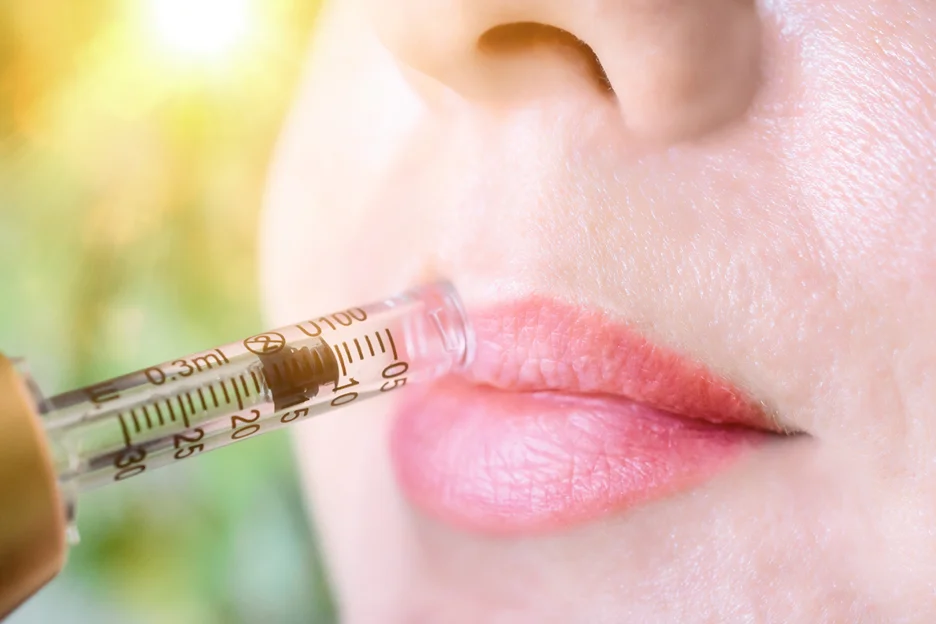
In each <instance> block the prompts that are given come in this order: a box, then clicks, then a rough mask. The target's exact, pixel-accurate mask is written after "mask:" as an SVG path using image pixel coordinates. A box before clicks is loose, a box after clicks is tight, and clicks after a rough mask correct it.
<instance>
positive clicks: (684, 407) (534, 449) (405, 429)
mask: <svg viewBox="0 0 936 624" xmlns="http://www.w3.org/2000/svg"><path fill="white" fill-rule="evenodd" d="M472 321H473V323H474V326H475V331H476V333H477V355H476V358H475V363H474V364H473V366H472V368H471V371H470V373H469V375H467V376H466V377H465V378H449V379H446V380H443V381H441V382H439V383H437V384H434V385H432V386H429V387H428V388H423V389H420V390H416V391H414V392H412V393H408V394H405V395H404V398H403V405H402V406H401V409H400V412H399V414H398V416H397V418H396V420H395V423H394V427H393V432H392V441H391V446H392V448H391V454H392V458H393V463H394V468H395V471H396V475H397V479H398V481H399V483H400V486H401V488H402V489H403V491H404V493H405V494H406V496H407V498H408V499H409V500H410V501H411V502H412V503H413V504H415V505H416V506H417V507H419V508H420V509H422V510H423V511H424V512H425V513H428V514H430V515H432V516H434V517H436V518H439V519H441V520H443V521H446V522H448V523H450V524H453V525H456V526H458V527H461V528H464V529H469V530H476V531H484V532H493V533H507V534H514V533H520V534H529V533H536V532H541V531H548V530H553V529H560V528H564V527H567V526H569V525H572V524H576V523H579V522H584V521H587V520H590V519H594V518H596V517H599V516H602V515H605V514H607V513H614V512H620V511H623V510H626V509H628V508H631V507H633V506H636V505H640V504H643V503H647V502H649V501H652V500H654V499H658V498H660V497H663V496H666V495H668V494H672V493H675V492H678V491H681V490H684V489H687V488H691V487H693V486H697V485H699V484H701V483H703V482H704V481H706V480H707V479H709V478H711V477H713V476H714V475H716V474H717V473H718V472H720V471H721V470H723V469H725V468H727V467H728V466H729V465H730V464H731V463H732V460H734V459H737V458H738V457H739V456H740V455H742V454H743V453H744V452H745V451H746V450H749V449H751V448H753V447H755V446H757V445H759V444H760V443H762V442H764V441H766V440H767V439H769V435H768V432H771V431H773V432H776V431H777V428H776V426H775V425H774V424H773V423H772V421H771V420H770V419H769V418H768V417H767V416H766V415H765V414H764V412H763V411H762V410H761V409H759V408H758V406H757V405H756V404H755V403H754V402H752V401H750V400H749V399H747V398H746V397H745V396H744V395H743V394H742V393H741V392H740V391H738V390H737V389H735V388H733V387H732V386H730V385H729V384H727V383H726V382H725V381H723V380H721V379H719V378H717V377H715V376H714V375H712V374H711V373H710V372H708V371H707V370H705V369H704V368H703V367H701V366H700V365H698V364H694V363H692V362H688V361H686V360H685V359H683V358H681V357H680V356H678V355H676V354H675V353H673V352H672V351H668V350H666V349H663V348H660V347H657V346H655V345H653V344H651V343H649V342H647V340H646V339H644V338H642V337H641V336H640V335H639V334H637V333H636V332H634V331H633V330H632V329H630V328H628V327H626V326H622V325H619V324H615V323H613V322H611V321H610V320H609V319H608V318H607V317H605V316H604V315H603V314H601V313H596V312H589V311H583V310H579V309H577V308H573V307H569V306H566V305H563V304H559V303H555V302H552V301H549V300H543V299H537V300H525V301H521V302H516V303H511V304H508V305H504V306H501V307H498V308H496V309H492V310H488V311H485V312H482V313H480V314H474V315H472Z"/></svg>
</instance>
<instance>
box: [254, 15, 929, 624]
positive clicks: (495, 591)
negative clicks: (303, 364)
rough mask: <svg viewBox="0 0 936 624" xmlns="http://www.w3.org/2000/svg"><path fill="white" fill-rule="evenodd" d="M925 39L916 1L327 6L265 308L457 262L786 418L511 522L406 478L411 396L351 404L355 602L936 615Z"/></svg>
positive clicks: (286, 156) (284, 178) (285, 169)
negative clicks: (599, 321)
mask: <svg viewBox="0 0 936 624" xmlns="http://www.w3.org/2000/svg"><path fill="white" fill-rule="evenodd" d="M934 46H936V5H933V4H932V3H930V2H925V1H924V0H908V1H906V2H900V3H897V2H890V3H883V2H867V1H866V0H843V1H841V2H834V3H831V2H815V1H813V0H762V1H761V2H759V3H756V4H755V3H751V2H748V1H746V0H693V1H690V0H613V1H612V0H588V1H585V2H569V1H567V0H510V1H504V0H395V1H392V2H391V1H390V0H335V1H333V2H327V3H326V4H325V6H324V9H323V14H322V16H321V18H320V21H319V27H318V31H317V32H316V33H315V35H314V37H313V45H312V49H311V55H310V60H309V66H308V71H307V73H306V74H305V76H304V79H303V81H302V84H301V85H300V88H299V92H298V93H297V98H296V102H295V105H294V108H293V112H292V115H291V117H290V119H289V121H288V122H287V124H286V127H285V129H284V132H283V135H282V140H281V143H280V146H279V150H278V153H277V157H276V159H275V163H274V166H273V169H272V173H271V179H270V186H269V193H268V199H267V211H266V214H265V223H264V234H263V239H262V253H261V260H262V265H263V283H264V289H265V293H264V295H265V301H266V309H267V312H268V315H269V317H270V319H269V320H270V322H271V323H274V324H279V323H289V322H294V321H296V320H297V319H301V318H305V317H307V316H309V315H310V314H313V313H316V312H323V311H328V310H330V309H340V308H341V307H347V306H352V305H357V304H360V303H362V302H366V301H369V300H372V299H376V298H379V297H382V296H384V295H388V294H391V293H393V292H396V291H398V290H401V289H402V288H405V287H407V286H410V285H412V284H416V283H420V282H422V281H425V280H427V279H432V278H435V277H438V276H445V277H448V278H450V279H451V280H452V281H453V282H454V283H455V285H456V286H457V287H458V289H459V292H460V293H461V295H462V297H463V298H464V300H465V303H466V305H467V306H468V308H469V309H471V310H486V309H491V308H492V307H496V306H504V305H507V306H509V305H511V302H515V301H521V300H523V301H529V300H532V299H533V298H537V297H540V298H548V299H549V300H551V301H555V302H559V303H560V304H563V305H568V306H574V307H575V308H576V309H580V310H586V311H590V312H589V313H594V314H601V315H603V316H605V317H607V318H609V319H612V320H613V322H614V323H616V324H619V325H624V326H626V327H628V328H629V330H628V331H633V332H636V333H637V334H639V335H640V336H643V337H645V338H646V339H647V340H648V341H650V343H652V344H654V345H659V346H660V348H663V349H667V350H670V351H672V352H675V353H678V354H680V356H681V357H683V358H684V359H685V360H686V361H687V362H692V363H696V364H697V365H699V366H701V367H704V369H705V370H707V371H710V373H711V374H712V375H715V376H717V377H718V378H719V379H723V380H725V383H726V384H730V386H731V387H732V388H737V389H738V391H739V392H742V393H743V394H744V395H745V396H747V397H750V398H751V400H752V401H754V402H755V403H756V404H757V405H759V406H760V408H761V409H762V410H763V411H764V413H765V414H768V415H769V416H770V417H771V418H772V419H775V420H776V421H777V422H780V423H782V424H783V426H784V428H787V429H789V430H794V431H798V432H801V433H802V435H798V436H795V437H789V438H782V439H780V440H779V442H778V443H775V444H767V445H758V446H757V447H756V448H754V449H752V450H751V451H750V452H747V453H745V454H743V456H741V457H739V458H736V459H735V460H733V461H732V462H731V463H730V465H728V466H727V467H726V468H724V469H721V470H719V471H718V472H717V474H715V475H713V476H712V477H711V478H707V479H705V480H703V481H702V482H695V483H693V484H692V485H691V487H685V488H678V489H676V490H675V491H672V492H667V493H666V494H665V495H662V496H658V497H655V498H652V499H650V500H647V501H645V502H642V503H641V504H638V505H632V506H627V507H625V508H620V509H618V508H615V507H613V506H612V507H609V508H608V509H606V510H604V511H603V512H602V513H601V514H599V515H597V516H596V515H594V514H591V515H589V516H588V518H587V519H585V520H582V521H576V522H572V523H571V524H569V523H566V524H563V525H562V526H561V527H560V528H556V529H555V530H550V531H546V532H536V533H535V534H529V535H524V534H517V533H516V532H514V533H511V534H509V535H495V534H490V533H487V532H484V531H481V530H473V529H472V528H466V527H464V526H459V525H458V524H457V523H451V522H448V521H446V519H445V517H444V516H442V517H439V516H438V515H434V514H432V513H429V512H431V510H427V508H426V505H425V504H423V502H420V500H416V499H414V497H413V496H412V495H411V492H410V491H409V490H406V488H404V487H402V486H401V481H400V480H399V479H398V478H397V477H398V476H399V462H396V463H395V460H394V459H392V452H391V446H392V445H391V438H392V435H395V432H394V427H395V426H397V425H395V422H396V421H397V420H398V414H397V412H398V411H399V410H400V408H401V403H400V396H396V397H392V398H391V397H390V396H388V397H387V398H386V400H381V401H376V402H369V403H364V404H361V405H355V406H351V407H348V408H346V409H345V410H344V411H342V412H341V413H339V414H335V415H333V416H330V417H328V418H322V419H320V420H318V421H315V422H314V423H310V424H308V425H305V426H303V427H301V428H300V429H299V434H298V436H297V450H298V454H299V457H300V459H301V462H302V466H303V470H304V474H305V477H306V483H307V486H308V488H307V489H308V494H309V498H310V507H311V509H312V510H313V520H314V522H315V525H316V528H317V530H318V532H319V534H320V539H321V542H322V545H323V548H324V550H325V553H326V555H327V563H328V566H329V569H330V572H331V575H332V582H333V588H334V590H335V592H336V595H337V598H338V603H339V606H340V609H341V614H342V620H343V621H345V622H349V623H352V624H358V623H360V624H369V623H372V622H387V623H397V622H414V623H421V622H427V623H430V622H431V623H434V622H446V623H451V624H458V623H461V622H465V623H474V622H536V623H539V622H547V623H549V622H557V623H563V624H570V623H579V622H587V623H598V624H601V623H605V622H804V623H805V622H809V623H816V622H932V621H936V589H934V587H936V531H934V528H933V527H934V526H936V461H934V456H936V413H934V409H933V405H934V404H936V323H934V321H936V288H934V284H936V203H934V195H936V170H934V164H933V163H934V162H936V158H934V156H936V154H934V151H936V150H934V147H936V128H934V125H936V98H934V91H933V90H934V88H936V82H934V80H933V76H934V75H936V47H934ZM401 394H402V393H401ZM405 396H406V397H407V398H406V400H413V397H414V396H415V395H414V394H408V395H405ZM403 409H405V408H403ZM621 418H627V414H626V413H622V414H621ZM440 426H443V425H440ZM622 426H623V425H622ZM423 444H426V445H428V444H431V441H428V440H427V441H426V442H423Z"/></svg>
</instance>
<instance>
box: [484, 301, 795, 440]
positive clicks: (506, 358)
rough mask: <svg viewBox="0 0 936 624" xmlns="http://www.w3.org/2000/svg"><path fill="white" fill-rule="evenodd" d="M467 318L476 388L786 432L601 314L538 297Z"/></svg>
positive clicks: (753, 404) (694, 365)
mask: <svg viewBox="0 0 936 624" xmlns="http://www.w3.org/2000/svg"><path fill="white" fill-rule="evenodd" d="M471 318H472V322H473V325H474V330H475V334H476V340H477V344H476V355H475V359H474V362H473V363H472V365H471V367H470V369H469V370H468V373H467V375H468V377H469V379H470V380H471V381H473V382H475V383H477V384H482V385H488V386H492V387H494V388H499V389H504V390H511V391H519V392H538V391H554V392H564V393H576V394H588V395H612V396H616V397H623V398H626V399H629V400H632V401H635V402H637V403H641V404H644V405H647V406H649V407H652V408H655V409H658V410H662V411H665V412H669V413H672V414H675V415H678V416H684V417H687V418H694V419H700V420H704V421H708V422H711V423H715V424H722V425H740V426H745V427H751V428H757V429H763V430H767V431H774V432H778V433H786V432H788V431H789V428H788V427H785V426H784V425H783V424H782V423H780V422H779V421H778V420H777V419H776V418H775V417H774V416H773V415H772V414H770V413H768V412H767V411H766V410H765V409H764V408H763V406H762V404H760V403H759V402H757V401H755V400H754V399H752V398H751V397H749V396H748V395H747V394H745V393H744V392H742V391H741V390H739V389H738V388H737V387H735V386H734V385H732V384H731V383H729V382H728V381H727V380H725V379H724V378H721V377H719V376H717V375H715V374H713V373H712V372H711V371H709V370H708V369H707V368H706V367H705V366H703V365H702V364H701V363H699V362H697V361H693V360H691V359H688V358H686V357H684V356H682V355H680V354H678V353H677V352H675V351H674V350H671V349H667V348H665V347H660V346H658V345H655V344H653V343H651V342H650V341H649V340H647V339H646V338H644V337H643V336H642V335H640V334H639V333H638V332H637V331H635V330H634V329H632V328H631V327H628V326H627V325H626V324H621V323H619V322H617V321H614V320H612V319H610V318H608V317H607V315H605V314H603V313H602V312H596V311H591V310H585V309H581V308H576V307H573V306H569V305H565V304H561V303H557V302H554V301H552V300H549V299H546V298H538V299H527V300H523V301H518V302H511V303H505V304H501V305H498V306H495V307H492V308H488V309H485V310H480V311H475V312H473V313H472V315H471ZM597 354H600V356H598V355H597Z"/></svg>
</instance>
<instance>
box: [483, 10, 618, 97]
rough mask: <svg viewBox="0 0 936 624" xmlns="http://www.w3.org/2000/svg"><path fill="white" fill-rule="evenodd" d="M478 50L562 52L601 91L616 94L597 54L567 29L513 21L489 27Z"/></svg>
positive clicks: (496, 54)
mask: <svg viewBox="0 0 936 624" xmlns="http://www.w3.org/2000/svg"><path fill="white" fill-rule="evenodd" d="M477 45H478V51H479V52H480V53H481V54H482V55H484V56H487V57H503V58H508V57H517V56H520V55H524V54H529V53H533V52H538V51H542V50H544V49H545V50H547V51H549V52H553V53H558V54H561V55H562V57H563V58H564V60H566V61H567V62H569V63H570V64H572V65H573V66H576V67H577V68H578V70H579V72H580V73H582V74H584V75H585V76H586V77H587V78H588V79H589V80H590V81H591V82H592V83H593V84H594V85H596V86H597V87H598V89H599V90H600V91H602V92H603V93H606V94H607V95H608V96H610V97H613V96H614V88H613V87H612V86H611V81H610V80H609V79H608V75H607V73H605V70H604V67H602V65H601V61H600V60H599V59H598V55H597V54H595V51H594V50H592V48H591V47H590V46H589V45H588V44H587V43H585V42H584V41H582V40H581V39H579V38H578V37H576V36H575V35H573V34H572V33H570V32H568V31H567V30H563V29H561V28H556V27H555V26H550V25H548V24H541V23H538V22H514V23H510V24H501V25H499V26H495V27H494V28H491V29H489V30H488V31H487V32H485V33H484V34H483V35H481V37H480V38H479V39H478V44H477Z"/></svg>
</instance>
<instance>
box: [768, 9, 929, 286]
mask: <svg viewBox="0 0 936 624" xmlns="http://www.w3.org/2000/svg"><path fill="white" fill-rule="evenodd" d="M879 9H880V7H877V8H876V7H874V6H872V5H864V6H862V5H859V8H856V9H852V11H851V13H852V15H850V17H849V19H851V20H853V21H854V23H856V24H861V25H862V27H861V28H850V29H847V30H844V29H836V28H835V23H832V22H830V23H828V24H823V23H822V22H818V28H816V29H815V30H813V31H810V32H808V33H806V34H804V36H803V38H802V50H803V56H804V59H803V64H804V66H805V67H807V71H805V72H804V74H803V93H804V96H803V101H802V103H801V107H800V115H799V116H798V120H797V122H796V123H795V124H794V125H793V127H792V128H791V133H790V134H791V136H794V137H807V139H806V140H805V141H802V142H797V141H790V142H789V143H787V145H786V153H785V155H784V156H785V159H786V160H787V161H788V162H791V163H800V164H799V165H798V166H797V167H795V168H794V169H791V172H792V177H791V183H793V184H794V185H795V186H796V187H797V188H799V189H801V190H802V193H803V197H802V202H803V206H804V207H805V208H807V209H808V210H809V212H810V214H811V216H812V217H813V218H814V220H815V226H816V228H817V229H818V231H819V232H820V234H821V236H822V237H823V239H824V242H825V244H826V246H827V257H826V258H824V260H826V261H827V262H829V263H835V264H837V265H838V267H839V273H840V277H841V278H842V280H843V281H844V282H846V283H849V284H851V285H854V287H855V288H856V290H861V291H863V292H864V293H866V294H867V295H868V296H869V297H870V298H875V299H878V300H889V299H891V298H893V296H894V295H895V294H896V295H899V294H905V293H903V292H901V290H902V289H903V288H904V287H905V286H906V285H907V284H909V283H910V282H918V283H919V282H923V283H930V284H931V283H932V280H933V278H934V275H936V221H934V218H933V215H934V213H933V209H932V206H933V201H934V199H936V198H934V191H933V180H932V177H933V174H932V171H933V169H932V163H933V162H934V157H936V88H934V87H936V84H934V83H933V80H932V65H933V62H934V59H936V45H934V40H933V38H932V34H931V26H929V25H928V22H925V21H922V20H920V19H919V15H917V13H919V11H920V9H918V8H916V9H915V6H914V4H913V3H906V5H890V6H888V7H887V8H886V10H883V11H882V10H879Z"/></svg>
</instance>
